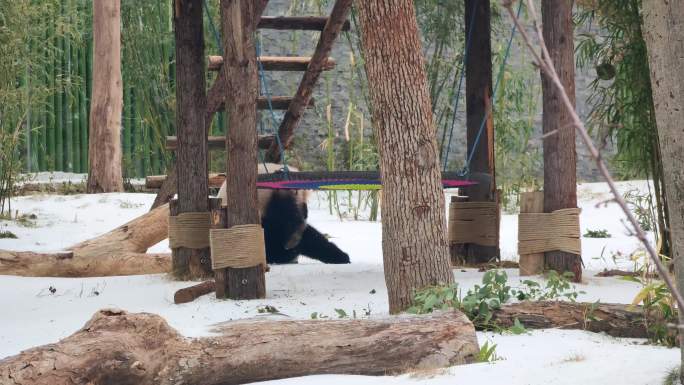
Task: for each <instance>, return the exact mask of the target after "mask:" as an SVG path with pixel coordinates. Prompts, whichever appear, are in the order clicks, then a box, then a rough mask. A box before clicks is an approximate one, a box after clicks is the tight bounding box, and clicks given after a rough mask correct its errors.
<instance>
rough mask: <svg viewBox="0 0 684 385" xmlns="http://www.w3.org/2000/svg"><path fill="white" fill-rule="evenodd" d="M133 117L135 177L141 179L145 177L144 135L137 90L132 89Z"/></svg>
mask: <svg viewBox="0 0 684 385" xmlns="http://www.w3.org/2000/svg"><path fill="white" fill-rule="evenodd" d="M131 91H132V92H131V116H132V117H133V119H132V123H133V124H131V127H132V128H133V133H132V134H133V138H135V142H134V143H135V144H134V147H133V148H134V151H133V159H134V160H135V176H136V177H141V176H143V175H144V174H145V173H144V167H145V165H144V163H143V157H142V151H144V147H143V135H142V129H141V127H140V121H139V120H138V105H137V100H138V95H137V92H136V89H135V88H133V89H131Z"/></svg>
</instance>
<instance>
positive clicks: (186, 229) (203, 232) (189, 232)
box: [169, 211, 211, 249]
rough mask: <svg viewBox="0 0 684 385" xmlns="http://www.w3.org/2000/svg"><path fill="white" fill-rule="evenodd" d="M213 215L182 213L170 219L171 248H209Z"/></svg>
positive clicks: (206, 213) (207, 213) (205, 212)
mask: <svg viewBox="0 0 684 385" xmlns="http://www.w3.org/2000/svg"><path fill="white" fill-rule="evenodd" d="M210 228H211V213H209V212H207V211H204V212H197V213H182V214H178V215H177V216H171V217H169V247H170V248H172V249H176V248H179V247H187V248H189V249H204V248H206V247H209V229H210Z"/></svg>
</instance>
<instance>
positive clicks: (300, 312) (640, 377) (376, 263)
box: [0, 174, 679, 385]
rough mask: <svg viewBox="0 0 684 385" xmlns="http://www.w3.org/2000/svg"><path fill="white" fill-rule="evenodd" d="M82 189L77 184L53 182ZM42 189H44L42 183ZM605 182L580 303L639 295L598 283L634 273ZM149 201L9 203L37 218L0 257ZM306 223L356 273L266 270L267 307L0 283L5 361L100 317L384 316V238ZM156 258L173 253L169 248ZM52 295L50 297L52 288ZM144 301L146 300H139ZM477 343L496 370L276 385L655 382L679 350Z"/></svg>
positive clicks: (586, 342)
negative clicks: (616, 271)
mask: <svg viewBox="0 0 684 385" xmlns="http://www.w3.org/2000/svg"><path fill="white" fill-rule="evenodd" d="M60 178H67V179H74V180H82V177H81V178H80V179H79V178H78V176H74V175H68V174H66V175H59V176H53V177H52V180H53V181H54V180H59V179H60ZM35 179H38V180H43V179H44V180H47V181H49V180H50V177H49V176H45V175H39V176H38V177H37V178H35ZM620 188H621V190H622V191H628V190H632V189H637V190H639V191H642V192H643V191H645V190H646V189H647V184H646V183H645V182H639V181H636V182H624V183H621V184H620ZM609 197H610V196H609V194H608V189H607V186H606V185H605V184H601V183H597V184H585V185H580V186H579V199H580V201H581V202H580V206H581V207H582V216H581V227H582V232H583V233H584V232H585V231H586V230H587V229H589V230H604V229H605V230H607V231H608V232H609V233H610V234H611V235H612V237H611V238H599V239H589V238H584V239H583V241H582V250H583V255H584V263H585V265H586V268H587V269H588V271H587V272H586V273H585V279H584V282H583V283H582V284H579V285H577V290H578V291H580V290H581V291H584V292H586V293H585V294H581V295H580V297H579V300H582V301H596V300H601V301H602V302H621V303H630V302H631V301H632V299H633V298H634V296H635V295H636V293H637V291H638V290H639V286H638V285H637V284H635V283H631V282H626V281H623V280H619V279H616V278H598V277H594V275H595V273H596V272H597V271H599V270H602V269H603V268H609V269H610V268H621V269H630V268H633V266H634V263H635V262H634V261H632V260H631V259H630V258H629V255H631V254H632V253H633V252H634V251H635V250H636V249H637V248H638V242H637V241H636V240H634V239H632V238H629V237H628V236H627V231H626V228H625V226H624V225H623V223H622V220H621V219H622V215H621V213H620V211H619V209H618V207H617V206H616V205H615V204H612V203H609V204H607V205H604V204H600V203H602V202H605V201H606V200H608V199H609ZM153 199H154V196H153V195H150V194H101V195H67V196H56V195H34V196H26V197H20V198H17V199H15V200H14V201H13V205H12V207H13V211H14V210H17V211H18V212H19V214H20V215H21V214H27V215H30V214H33V215H35V219H29V220H28V222H26V221H24V222H22V223H17V222H15V221H11V222H10V221H0V231H3V230H9V231H11V232H13V233H14V234H16V235H17V237H18V239H0V249H11V250H33V251H53V250H60V249H63V248H65V247H68V246H70V245H72V244H74V243H77V242H79V241H82V240H85V239H88V238H92V237H93V236H96V235H99V234H102V233H104V232H106V231H108V230H110V229H112V228H114V227H116V226H118V225H120V224H122V223H125V222H126V221H128V220H131V219H133V218H135V217H137V216H139V215H141V214H143V213H145V212H146V211H147V210H148V207H149V205H150V204H151V202H152V200H153ZM310 222H311V223H312V224H313V225H314V226H315V227H317V228H318V229H319V230H321V231H322V232H324V233H327V234H329V235H330V236H331V237H332V240H333V242H335V243H336V244H337V245H338V246H340V248H342V249H343V250H345V251H347V252H348V253H349V255H350V257H351V260H352V264H350V265H343V266H339V265H337V266H335V265H323V264H320V263H317V262H315V261H311V260H308V259H306V258H301V259H300V264H298V265H289V266H272V267H271V272H270V273H268V275H267V298H266V299H264V300H255V301H218V300H216V299H215V298H214V297H213V296H211V295H208V296H204V297H202V298H200V299H198V300H196V301H194V302H192V303H189V304H184V305H174V304H173V293H174V292H175V291H176V290H177V289H179V288H181V287H184V286H187V283H179V282H174V281H171V280H169V279H168V278H167V277H166V276H164V275H152V276H131V277H109V278H78V279H71V278H22V277H10V276H0V292H3V293H8V294H9V293H11V295H3V296H1V297H0V309H2V313H0V358H2V357H6V356H9V355H13V354H17V353H19V352H20V351H21V350H23V349H26V348H29V347H32V346H36V345H41V344H45V343H50V342H56V341H58V340H59V339H60V338H63V337H65V336H68V335H70V334H72V333H73V332H74V331H76V330H77V329H79V328H80V327H81V326H82V325H83V323H84V322H85V321H86V320H87V319H89V318H90V317H91V316H92V314H93V313H94V312H95V311H96V310H98V309H101V308H106V307H117V308H122V309H126V310H128V311H132V312H141V311H145V312H151V313H156V314H160V315H161V316H163V317H164V318H165V319H166V320H167V321H168V322H169V324H170V325H171V326H173V327H174V328H177V329H178V330H179V331H180V332H181V333H183V334H184V335H187V336H190V337H195V336H202V335H207V334H208V333H209V332H208V330H209V329H210V326H211V325H213V324H215V323H218V322H222V321H226V320H231V319H239V318H250V317H276V316H274V315H269V314H266V315H264V314H261V313H259V311H258V309H259V308H260V307H262V306H265V305H270V306H274V307H275V308H277V309H278V310H279V311H280V312H281V313H282V315H280V316H278V317H291V318H303V319H307V318H310V316H311V314H312V313H314V312H316V313H318V314H323V315H325V316H329V317H333V318H334V317H336V316H337V315H336V311H335V309H343V310H344V311H345V312H346V313H347V314H350V315H351V314H353V313H356V315H357V316H358V317H367V316H370V317H374V316H379V315H386V314H387V311H388V305H387V298H386V297H387V293H386V289H385V283H384V277H383V271H382V252H381V241H380V240H381V228H380V224H379V223H372V222H367V221H350V220H346V221H339V220H338V219H337V218H336V217H334V216H331V215H330V214H329V213H328V211H327V205H326V204H325V202H323V201H322V200H318V201H317V202H316V201H314V202H313V203H312V204H311V205H310ZM516 243H517V216H516V215H504V216H503V218H502V225H501V248H502V255H503V258H504V259H508V260H517V254H516ZM151 251H155V252H164V251H168V244H167V243H166V241H164V242H161V243H160V244H158V245H156V246H155V247H154V248H153V249H151ZM507 273H508V275H509V282H510V283H511V284H512V285H513V286H515V285H517V284H518V282H519V277H518V275H517V271H516V270H507ZM454 275H455V277H456V281H457V282H458V283H459V285H460V286H461V287H463V288H464V289H467V288H469V287H472V285H474V284H475V283H479V281H480V279H481V277H482V273H479V272H477V271H476V270H473V269H465V270H461V269H456V270H454ZM51 287H52V288H53V289H56V291H55V292H54V293H52V292H51V290H49V289H50V288H51ZM141 293H144V294H143V295H141ZM478 339H479V340H480V343H481V344H482V343H484V342H485V341H490V343H496V344H497V350H496V354H497V356H499V357H500V358H501V360H499V361H496V362H494V363H491V364H475V365H467V366H461V367H454V368H450V369H448V370H444V371H439V372H434V373H424V374H421V375H415V374H414V375H404V376H398V377H379V378H378V377H375V378H374V377H358V376H312V377H306V378H299V379H288V380H281V381H276V383H279V384H298V385H299V384H314V383H315V384H318V383H355V384H380V383H382V384H416V383H428V384H431V385H437V384H447V383H448V384H471V383H476V382H477V383H479V384H502V383H506V384H550V383H553V384H566V383H567V384H605V383H613V382H616V381H618V379H619V381H620V383H624V384H659V383H661V380H662V378H663V376H664V375H665V372H666V371H667V370H668V369H670V368H672V367H673V366H675V365H676V364H677V362H678V357H679V353H678V351H677V350H675V349H666V348H663V347H657V346H650V345H644V344H643V343H644V341H642V340H636V341H635V340H626V339H615V338H611V337H607V336H603V335H598V334H593V333H586V332H581V331H561V330H545V331H534V332H531V333H529V334H525V335H520V336H513V335H501V334H496V333H478Z"/></svg>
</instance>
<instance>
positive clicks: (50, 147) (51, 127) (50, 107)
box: [46, 20, 57, 171]
mask: <svg viewBox="0 0 684 385" xmlns="http://www.w3.org/2000/svg"><path fill="white" fill-rule="evenodd" d="M54 23H55V22H54V20H52V22H51V24H50V28H49V32H48V33H49V35H50V36H53V38H52V49H53V50H54V49H55V48H56V47H57V45H56V43H57V38H56V37H54V36H55V25H54ZM48 55H49V56H48V57H47V65H48V70H47V71H46V72H47V74H48V92H49V93H48V103H47V114H48V124H47V169H48V170H50V171H53V170H54V169H55V131H56V129H57V127H56V119H55V114H56V108H55V107H56V105H57V90H56V89H55V77H56V75H57V73H56V71H55V54H54V51H52V52H48Z"/></svg>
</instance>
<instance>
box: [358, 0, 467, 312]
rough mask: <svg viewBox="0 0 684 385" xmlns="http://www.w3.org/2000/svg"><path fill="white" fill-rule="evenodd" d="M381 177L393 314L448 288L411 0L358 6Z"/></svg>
mask: <svg viewBox="0 0 684 385" xmlns="http://www.w3.org/2000/svg"><path fill="white" fill-rule="evenodd" d="M356 6H357V8H358V10H359V20H360V24H361V31H362V38H363V49H364V52H365V59H366V74H367V76H368V82H369V85H370V87H369V89H370V95H371V101H372V107H373V111H372V113H373V124H374V126H375V129H376V133H377V138H378V143H379V149H380V170H381V173H382V182H383V193H382V249H383V256H384V267H385V281H386V283H387V289H388V294H389V304H390V312H391V313H397V312H399V311H401V310H403V309H406V308H407V307H408V306H409V305H410V304H411V302H412V300H413V294H414V292H415V290H416V289H420V288H423V287H425V286H428V285H436V284H450V283H452V282H453V280H454V278H453V275H452V273H451V264H450V260H449V250H448V245H447V232H446V211H445V208H444V194H443V192H442V184H441V174H440V170H439V165H438V163H439V155H438V154H439V153H438V150H437V143H436V140H435V126H434V122H433V121H432V110H431V103H430V94H429V93H428V88H427V78H426V74H425V68H424V59H423V53H422V49H421V42H420V34H419V32H418V25H417V22H416V13H415V9H414V7H413V2H412V1H410V0H378V1H363V0H360V1H357V3H356Z"/></svg>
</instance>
